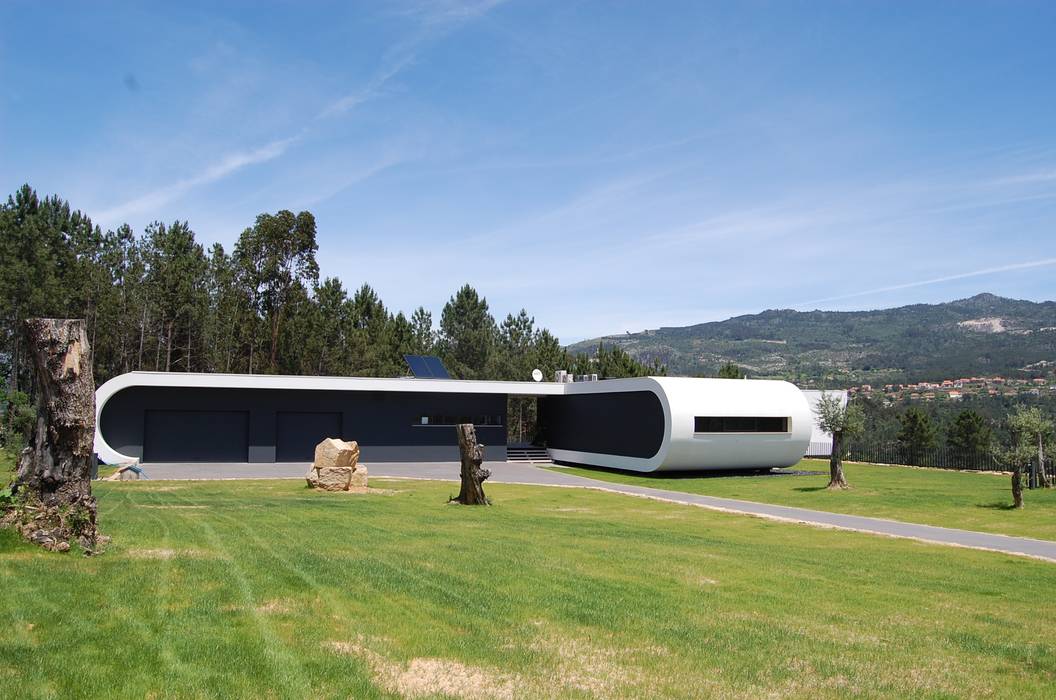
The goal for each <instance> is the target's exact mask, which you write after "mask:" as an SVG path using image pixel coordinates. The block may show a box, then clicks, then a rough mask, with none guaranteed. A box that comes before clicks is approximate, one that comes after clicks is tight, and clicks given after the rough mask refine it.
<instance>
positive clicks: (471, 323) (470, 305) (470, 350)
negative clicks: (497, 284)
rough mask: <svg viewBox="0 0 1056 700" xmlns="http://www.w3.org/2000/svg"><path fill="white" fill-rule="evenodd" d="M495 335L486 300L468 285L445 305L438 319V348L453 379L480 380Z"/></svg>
mask: <svg viewBox="0 0 1056 700" xmlns="http://www.w3.org/2000/svg"><path fill="white" fill-rule="evenodd" d="M496 335H497V330H496V327H495V319H494V318H492V316H491V314H490V313H489V312H488V300H487V299H486V298H484V297H481V296H479V295H478V294H477V291H476V290H475V289H473V288H472V287H470V286H469V285H468V284H467V285H464V286H463V287H462V288H461V289H459V290H458V291H457V292H456V293H455V294H454V296H452V297H451V299H450V300H449V301H448V302H447V304H445V305H444V310H443V313H442V314H441V315H440V348H441V352H442V354H443V358H444V362H445V364H446V365H447V367H448V369H449V370H450V371H451V372H453V373H454V374H455V376H457V377H459V378H461V379H481V378H483V377H484V376H485V373H486V370H487V367H488V360H489V358H490V357H491V353H492V351H493V349H494V347H495V337H496Z"/></svg>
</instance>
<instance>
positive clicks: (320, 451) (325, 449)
mask: <svg viewBox="0 0 1056 700" xmlns="http://www.w3.org/2000/svg"><path fill="white" fill-rule="evenodd" d="M358 461H359V443H357V442H356V441H355V440H352V441H350V442H345V441H344V440H338V439H337V438H326V439H325V440H323V441H322V442H320V443H319V444H318V445H316V446H315V460H314V461H313V463H312V466H313V467H315V468H316V469H324V468H327V467H355V466H356V463H357V462H358Z"/></svg>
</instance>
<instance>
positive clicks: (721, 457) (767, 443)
mask: <svg viewBox="0 0 1056 700" xmlns="http://www.w3.org/2000/svg"><path fill="white" fill-rule="evenodd" d="M133 386H155V387H166V386H171V387H201V388H210V389H290V390H319V391H391V392H424V393H466V394H508V395H514V396H518V395H520V396H562V395H574V394H595V393H610V392H623V391H651V392H652V393H654V394H655V395H656V396H657V398H658V399H659V400H660V404H661V406H662V407H663V411H664V436H663V441H662V443H661V447H660V449H659V451H658V452H657V453H656V454H655V455H654V456H653V457H650V458H639V457H624V456H618V455H609V454H595V453H587V452H576V451H572V450H561V449H556V448H551V450H550V451H551V454H552V456H553V457H554V459H557V460H559V461H568V462H578V463H582V464H593V465H597V466H604V467H612V468H617V469H628V470H632V471H642V472H651V471H669V470H684V469H709V468H711V469H735V468H752V467H775V466H790V465H792V464H795V463H796V462H798V461H799V459H800V458H801V457H802V456H803V454H804V453H805V451H806V448H807V445H808V444H809V442H810V435H811V430H812V428H813V425H814V419H813V415H812V413H811V410H810V406H809V405H808V403H807V399H806V398H805V397H804V396H803V393H802V392H801V391H800V390H799V389H798V388H797V387H796V386H794V385H793V384H790V383H788V382H782V381H767V380H745V379H696V378H687V377H636V378H630V379H610V380H605V381H598V382H575V383H567V384H565V383H556V382H505V381H470V380H458V379H415V378H401V379H379V378H365V377H300V376H276V375H265V374H256V375H254V374H200V373H191V372H129V373H127V374H122V375H120V376H117V377H114V378H113V379H111V380H110V381H108V382H106V383H104V384H103V385H102V386H100V387H99V388H98V389H97V390H96V401H95V404H96V407H95V410H96V416H95V418H96V420H95V425H96V429H95V430H96V432H95V450H96V452H97V453H98V455H99V457H100V458H101V459H103V460H104V461H106V462H108V463H120V462H129V461H134V458H131V457H128V456H127V455H123V454H121V453H119V452H117V451H116V450H114V449H113V448H111V447H110V446H109V445H108V444H107V443H106V440H105V439H104V438H103V435H102V433H101V428H100V425H101V421H100V418H101V416H102V411H103V408H104V407H105V406H106V404H107V402H108V401H109V400H110V398H111V397H112V396H114V395H115V394H116V393H118V392H119V391H121V390H123V389H127V388H129V387H133ZM696 416H751V417H765V416H771V417H785V418H788V421H789V425H788V431H787V432H783V433H695V432H694V417H696Z"/></svg>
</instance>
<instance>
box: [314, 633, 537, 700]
mask: <svg viewBox="0 0 1056 700" xmlns="http://www.w3.org/2000/svg"><path fill="white" fill-rule="evenodd" d="M327 646H328V647H330V649H332V650H333V651H336V652H338V653H340V654H348V655H350V656H356V657H359V658H361V659H363V660H364V661H365V662H366V663H367V665H368V666H370V670H371V672H373V674H374V680H375V681H376V682H377V683H378V684H379V685H381V686H382V687H383V688H385V689H386V690H388V691H389V692H391V693H397V694H399V695H402V696H403V697H406V698H420V697H427V696H432V695H448V696H451V697H454V698H500V699H506V698H510V699H512V698H514V697H517V695H518V692H517V691H518V690H519V689H522V688H523V687H524V679H522V678H521V677H520V676H516V675H513V674H509V673H503V672H501V671H497V670H495V669H488V668H483V667H479V666H469V665H467V664H463V663H459V662H457V661H451V660H448V659H435V658H418V659H412V660H411V661H410V662H408V663H401V662H397V661H392V660H391V659H387V658H385V657H384V656H382V655H381V654H379V653H377V652H375V651H373V650H371V649H368V648H367V647H365V646H364V645H363V644H362V643H361V642H327Z"/></svg>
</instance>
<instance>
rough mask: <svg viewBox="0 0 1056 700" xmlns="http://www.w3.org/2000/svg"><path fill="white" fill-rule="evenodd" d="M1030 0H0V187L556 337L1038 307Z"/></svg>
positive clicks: (1050, 185)
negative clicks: (293, 215) (299, 262)
mask: <svg viewBox="0 0 1056 700" xmlns="http://www.w3.org/2000/svg"><path fill="white" fill-rule="evenodd" d="M1054 36H1056V3H1051V2H1036V3H1028V2H996V1H995V2H950V3H924V2H914V3H895V2H878V3H868V2H833V3H825V2H805V3H796V2H747V1H745V2H731V3H707V2H686V3H678V2H596V3H590V2H570V1H568V0H564V1H561V2H527V1H518V0H509V1H507V2H498V1H489V0H471V1H466V2H456V1H455V0H439V1H437V2H421V1H415V0H408V1H407V2H391V3H380V2H363V3H335V4H325V3H312V4H309V3H294V2H288V3H258V2H245V3H228V4H226V5H223V6H221V5H220V3H210V2H205V3H194V2H180V3H159V4H156V5H147V4H146V3H128V4H123V3H72V2H71V3H62V2H60V3H38V2H17V1H16V2H5V3H4V4H3V5H0V191H2V192H5V193H8V192H11V191H13V190H14V189H15V188H16V187H18V186H19V185H21V184H22V183H23V182H29V183H30V184H31V185H33V186H34V187H35V188H37V190H38V191H40V192H43V193H58V194H60V195H62V196H63V197H65V198H67V199H69V200H70V202H71V204H73V205H74V206H75V207H77V208H80V209H82V210H84V211H86V212H87V213H89V214H90V215H91V216H92V217H93V219H95V220H96V221H97V222H98V223H100V224H101V225H102V226H104V227H105V228H112V227H115V226H116V225H118V224H120V223H122V222H128V223H129V224H131V225H132V226H133V227H135V228H136V229H137V230H141V229H142V228H143V226H145V225H146V224H147V223H149V222H150V221H153V220H155V219H158V220H163V221H171V220H174V219H177V218H178V219H186V220H188V221H189V222H190V224H191V227H192V228H193V229H194V230H195V231H196V233H197V235H198V237H199V240H201V241H202V242H203V243H205V244H209V243H211V242H213V241H220V242H222V243H223V244H224V245H225V247H228V248H230V246H231V244H232V243H233V242H234V240H235V239H236V238H237V236H238V234H239V233H240V232H241V231H242V229H244V228H245V227H246V226H249V225H250V224H252V221H253V218H254V217H255V215H256V214H258V213H260V212H264V211H269V212H273V211H276V210H279V209H292V210H295V211H297V210H301V209H308V210H310V211H312V212H313V213H314V214H315V216H316V219H317V222H318V226H319V246H320V251H319V259H320V264H321V267H322V272H323V274H324V275H331V276H337V277H339V278H341V279H342V281H343V282H344V283H345V285H346V287H348V288H352V289H354V288H356V287H358V286H359V285H360V284H362V283H363V282H367V283H369V284H371V285H372V286H373V287H375V289H377V290H378V292H379V293H380V294H381V296H382V298H383V300H384V301H385V302H386V304H387V305H389V307H390V308H392V309H394V310H395V309H403V310H405V311H410V310H412V309H413V308H414V307H416V306H418V305H419V304H423V305H425V306H426V307H427V308H431V309H432V310H433V311H434V313H436V314H437V315H438V312H439V310H440V308H441V307H442V306H443V303H444V302H445V301H446V300H447V298H448V297H449V296H450V295H451V293H452V292H453V291H454V290H455V289H456V288H457V287H458V286H460V285H461V284H462V283H464V282H466V281H469V282H471V283H472V284H473V285H474V286H475V287H476V288H477V289H478V290H479V291H480V292H482V293H483V294H484V295H485V296H487V298H488V300H489V302H490V303H491V306H492V309H493V311H494V312H495V313H496V316H498V317H500V318H501V316H502V315H504V314H505V313H507V312H510V311H514V312H515V311H516V310H518V309H519V308H521V307H522V306H523V307H526V308H527V309H528V310H529V312H530V313H532V314H533V315H534V316H535V317H536V320H537V322H539V323H540V324H542V325H545V326H547V327H549V328H551V329H552V330H553V331H555V332H556V333H557V334H558V335H559V336H560V337H561V338H562V340H565V341H573V340H577V339H580V338H583V337H590V336H595V335H600V334H607V333H620V332H623V331H627V330H631V331H637V330H641V329H644V328H655V327H658V326H664V325H686V324H691V323H698V322H702V321H708V320H717V319H722V318H726V317H728V316H731V315H735V314H740V313H754V312H757V311H761V310H763V309H766V308H798V309H811V308H826V309H857V308H879V307H887V306H895V305H901V304H906V303H916V302H935V301H944V300H949V299H954V298H959V297H964V296H969V295H972V294H974V293H977V292H980V291H991V292H994V293H998V294H1003V295H1008V296H1014V297H1019V298H1028V299H1036V300H1040V299H1052V298H1054V297H1056V285H1054V283H1053V280H1054V273H1056V41H1054V40H1053V37H1054Z"/></svg>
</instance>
